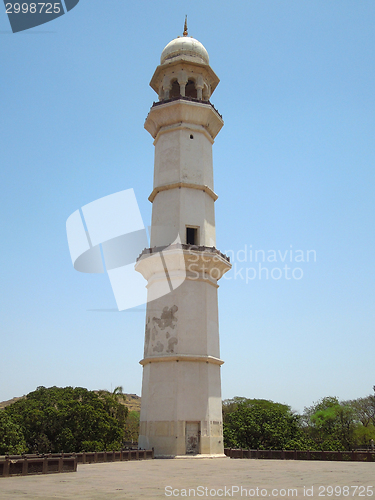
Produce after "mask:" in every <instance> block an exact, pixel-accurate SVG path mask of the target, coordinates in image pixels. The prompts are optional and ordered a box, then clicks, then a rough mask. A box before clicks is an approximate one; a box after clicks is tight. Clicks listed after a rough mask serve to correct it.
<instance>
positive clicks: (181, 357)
mask: <svg viewBox="0 0 375 500" xmlns="http://www.w3.org/2000/svg"><path fill="white" fill-rule="evenodd" d="M171 361H193V362H194V361H195V362H199V363H210V364H212V365H219V366H220V365H222V364H224V361H223V360H222V359H219V358H215V357H214V356H201V355H199V354H196V355H191V354H177V355H176V356H155V357H154V358H144V359H141V361H140V362H139V364H140V365H142V366H145V365H147V364H149V363H163V362H171Z"/></svg>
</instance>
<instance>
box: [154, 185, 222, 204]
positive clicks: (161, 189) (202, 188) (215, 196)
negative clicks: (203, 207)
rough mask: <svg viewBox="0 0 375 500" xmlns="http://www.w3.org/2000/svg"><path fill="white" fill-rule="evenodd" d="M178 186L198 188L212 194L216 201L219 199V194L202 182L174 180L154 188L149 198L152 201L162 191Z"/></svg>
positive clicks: (209, 194)
mask: <svg viewBox="0 0 375 500" xmlns="http://www.w3.org/2000/svg"><path fill="white" fill-rule="evenodd" d="M176 188H190V189H198V190H200V191H203V192H204V193H207V194H208V196H210V197H211V198H212V199H213V200H214V201H216V200H217V199H218V195H217V194H216V193H215V192H214V191H212V189H211V188H210V187H208V186H203V185H201V184H192V183H190V182H174V183H173V184H165V185H164V186H158V187H156V188H154V190H153V191H152V193H151V194H150V196H149V197H148V199H149V201H151V203H152V202H153V201H154V199H155V197H156V195H157V194H158V193H160V192H161V191H168V190H169V189H176Z"/></svg>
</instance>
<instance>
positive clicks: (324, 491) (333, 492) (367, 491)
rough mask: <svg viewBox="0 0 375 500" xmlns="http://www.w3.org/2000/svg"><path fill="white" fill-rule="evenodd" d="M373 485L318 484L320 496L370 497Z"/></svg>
mask: <svg viewBox="0 0 375 500" xmlns="http://www.w3.org/2000/svg"><path fill="white" fill-rule="evenodd" d="M372 488H373V486H367V488H366V487H365V486H319V495H318V496H320V497H341V496H343V497H348V496H351V497H354V496H358V497H372V496H373V494H374V492H373V490H372Z"/></svg>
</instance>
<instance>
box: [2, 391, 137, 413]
mask: <svg viewBox="0 0 375 500" xmlns="http://www.w3.org/2000/svg"><path fill="white" fill-rule="evenodd" d="M125 396H126V401H125V402H124V405H125V406H127V407H128V408H129V411H141V398H140V397H139V396H137V395H136V394H125ZM25 397H26V396H21V397H19V398H12V399H9V400H8V401H3V402H1V403H0V410H1V409H3V408H5V407H6V406H9V405H11V404H13V403H15V402H16V401H18V400H20V399H23V398H25Z"/></svg>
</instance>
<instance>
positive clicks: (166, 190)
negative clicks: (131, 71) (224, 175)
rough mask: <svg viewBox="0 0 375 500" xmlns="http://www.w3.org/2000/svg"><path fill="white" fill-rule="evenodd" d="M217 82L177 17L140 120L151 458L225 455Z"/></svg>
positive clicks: (144, 414)
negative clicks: (151, 154) (147, 180)
mask: <svg viewBox="0 0 375 500" xmlns="http://www.w3.org/2000/svg"><path fill="white" fill-rule="evenodd" d="M218 83H219V78H218V77H217V76H216V74H215V73H214V72H213V70H212V69H211V67H210V65H209V58H208V53H207V51H206V49H205V48H204V47H203V45H202V44H201V43H200V42H198V41H197V40H195V39H194V38H192V37H189V36H188V33H187V24H186V20H185V29H184V33H183V36H182V37H178V38H176V39H174V40H172V41H171V42H170V43H169V44H168V45H167V46H166V47H165V48H164V50H163V52H162V54H161V61H160V66H158V67H157V68H156V71H155V73H154V75H153V77H152V79H151V82H150V85H151V87H152V88H153V89H154V90H155V92H157V94H158V96H159V102H156V103H154V104H153V106H152V107H151V110H150V112H149V114H148V116H147V118H146V122H145V128H146V130H147V131H148V132H149V133H150V134H151V135H152V137H153V138H154V145H155V166H154V187H153V191H152V193H151V195H150V197H149V200H150V201H151V202H152V204H153V206H152V223H151V248H149V249H145V250H144V251H143V252H142V254H141V255H140V257H139V258H138V260H137V263H136V269H137V271H139V272H140V273H141V274H142V275H143V276H144V278H146V280H147V281H148V284H147V288H148V304H147V313H146V333H145V349H144V359H143V360H142V361H140V363H141V365H143V383H142V404H141V417H140V420H141V422H140V436H139V447H140V448H151V447H153V448H154V449H155V455H156V456H178V455H186V454H208V455H219V456H220V455H223V453H224V447H223V428H222V408H221V381H220V366H221V365H222V364H223V361H222V360H221V359H220V352H219V325H218V301H217V289H218V284H217V282H218V280H219V279H220V278H221V277H222V275H223V274H224V273H225V272H226V271H228V270H229V269H230V267H231V264H230V263H229V259H228V258H227V257H226V256H225V255H223V254H221V253H220V252H219V251H218V250H217V249H216V240H215V211H214V202H215V201H216V199H217V195H216V194H215V192H214V186H213V165H212V144H213V143H214V139H215V137H216V135H217V134H218V133H219V131H220V129H221V127H222V126H223V120H222V117H221V116H220V114H219V113H218V112H217V110H216V109H215V108H214V107H213V105H212V104H211V103H210V101H209V99H210V97H211V95H212V93H213V92H214V90H215V88H216V86H217V84H218ZM167 292H169V293H167Z"/></svg>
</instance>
